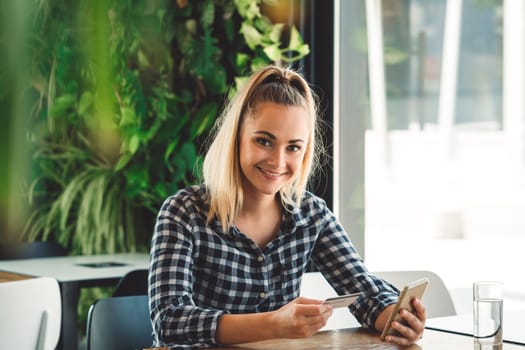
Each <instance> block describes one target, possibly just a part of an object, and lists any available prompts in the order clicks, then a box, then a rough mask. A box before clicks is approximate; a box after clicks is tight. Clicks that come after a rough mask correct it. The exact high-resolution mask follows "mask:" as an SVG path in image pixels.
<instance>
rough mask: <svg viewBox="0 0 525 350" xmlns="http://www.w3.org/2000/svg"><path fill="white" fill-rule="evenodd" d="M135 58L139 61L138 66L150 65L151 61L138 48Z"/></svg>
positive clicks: (145, 66) (146, 66)
mask: <svg viewBox="0 0 525 350" xmlns="http://www.w3.org/2000/svg"><path fill="white" fill-rule="evenodd" d="M137 59H138V61H139V66H140V68H148V67H149V66H150V65H151V63H150V62H149V60H148V57H147V56H146V54H145V53H144V51H142V50H139V51H138V52H137Z"/></svg>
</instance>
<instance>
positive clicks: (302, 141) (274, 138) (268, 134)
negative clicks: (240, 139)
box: [254, 130, 305, 143]
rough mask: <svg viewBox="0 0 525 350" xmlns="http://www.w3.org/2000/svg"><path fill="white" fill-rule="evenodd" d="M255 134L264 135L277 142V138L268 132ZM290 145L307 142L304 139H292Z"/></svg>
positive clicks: (261, 131)
mask: <svg viewBox="0 0 525 350" xmlns="http://www.w3.org/2000/svg"><path fill="white" fill-rule="evenodd" d="M254 134H263V135H265V136H267V137H268V138H270V139H272V140H277V137H276V136H275V135H274V134H272V133H271V132H268V131H264V130H260V131H256V132H254ZM288 143H305V142H304V140H303V139H292V140H289V141H288Z"/></svg>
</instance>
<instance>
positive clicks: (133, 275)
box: [112, 269, 148, 297]
mask: <svg viewBox="0 0 525 350" xmlns="http://www.w3.org/2000/svg"><path fill="white" fill-rule="evenodd" d="M143 294H148V270H147V269H140V270H133V271H130V272H128V273H127V274H125V275H124V276H123V277H122V278H121V279H120V281H119V282H118V283H117V286H116V287H115V289H114V290H113V295H112V296H114V297H124V296H130V295H143Z"/></svg>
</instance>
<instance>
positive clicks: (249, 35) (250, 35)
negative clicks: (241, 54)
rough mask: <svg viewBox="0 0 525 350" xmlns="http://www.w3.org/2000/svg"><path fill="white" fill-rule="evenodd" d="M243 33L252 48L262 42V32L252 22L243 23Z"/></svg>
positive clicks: (247, 43)
mask: <svg viewBox="0 0 525 350" xmlns="http://www.w3.org/2000/svg"><path fill="white" fill-rule="evenodd" d="M241 33H242V34H243V35H244V40H245V41H246V45H248V47H249V48H250V49H252V50H253V49H255V47H256V46H258V45H260V44H261V40H262V35H261V33H259V31H258V30H257V29H255V27H253V26H251V25H250V24H247V23H245V22H243V24H242V25H241Z"/></svg>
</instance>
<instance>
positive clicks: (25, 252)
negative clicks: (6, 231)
mask: <svg viewBox="0 0 525 350" xmlns="http://www.w3.org/2000/svg"><path fill="white" fill-rule="evenodd" d="M67 254H68V251H67V249H66V248H64V247H63V246H62V245H60V244H59V243H57V242H55V241H34V242H24V243H15V244H7V245H0V260H14V259H32V258H45V257H51V256H66V255H67Z"/></svg>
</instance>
